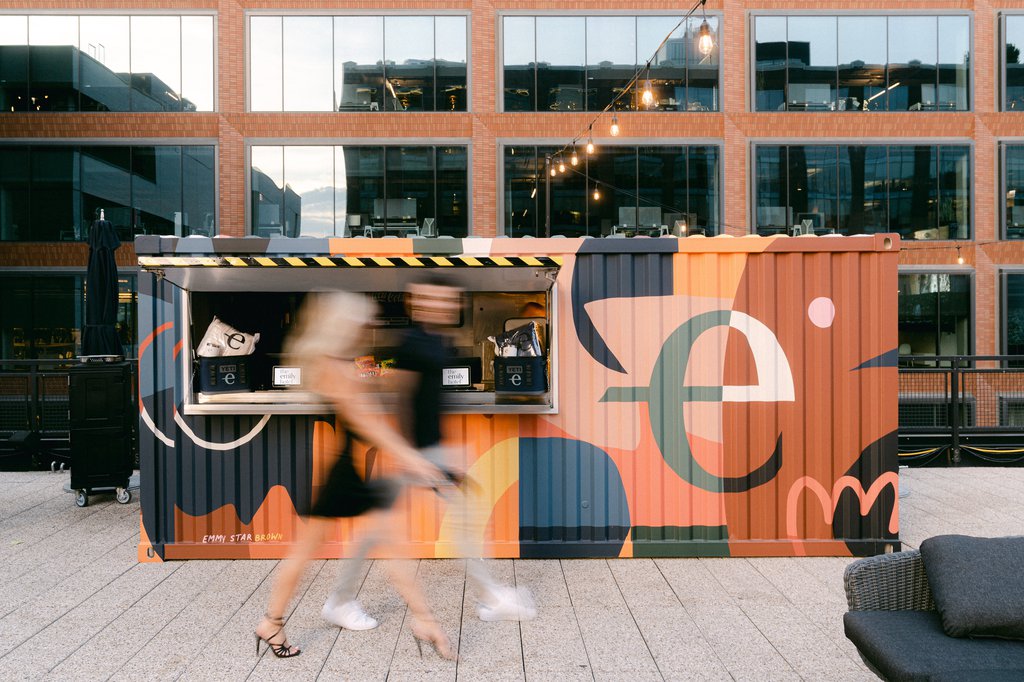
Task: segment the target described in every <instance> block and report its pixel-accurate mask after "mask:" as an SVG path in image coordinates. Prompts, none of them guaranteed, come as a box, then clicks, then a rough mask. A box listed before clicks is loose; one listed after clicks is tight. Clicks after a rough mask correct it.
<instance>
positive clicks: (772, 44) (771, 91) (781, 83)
mask: <svg viewBox="0 0 1024 682" xmlns="http://www.w3.org/2000/svg"><path fill="white" fill-rule="evenodd" d="M754 36H755V40H756V42H755V43H754V59H755V67H754V69H755V75H754V80H755V91H756V102H755V107H756V109H757V111H781V110H783V109H785V108H786V54H787V48H788V40H787V38H786V17H754ZM769 155H770V154H769ZM758 225H759V226H760V225H761V223H760V222H759V223H758Z"/></svg>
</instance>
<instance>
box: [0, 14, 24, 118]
mask: <svg viewBox="0 0 1024 682" xmlns="http://www.w3.org/2000/svg"><path fill="white" fill-rule="evenodd" d="M28 103H29V99H28V17H24V16H13V15H6V16H4V15H0V111H4V112H6V111H28V108H29V107H28Z"/></svg>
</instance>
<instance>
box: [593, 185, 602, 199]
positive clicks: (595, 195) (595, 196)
mask: <svg viewBox="0 0 1024 682" xmlns="http://www.w3.org/2000/svg"><path fill="white" fill-rule="evenodd" d="M600 198H601V190H599V189H598V188H597V185H594V201H597V200H598V199H600Z"/></svg>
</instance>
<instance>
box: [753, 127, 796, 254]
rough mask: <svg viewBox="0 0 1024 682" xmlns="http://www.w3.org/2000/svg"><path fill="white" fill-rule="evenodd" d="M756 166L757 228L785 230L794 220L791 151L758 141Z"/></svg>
mask: <svg viewBox="0 0 1024 682" xmlns="http://www.w3.org/2000/svg"><path fill="white" fill-rule="evenodd" d="M756 149H757V151H756V156H755V161H754V164H755V166H756V172H757V175H756V178H757V180H756V183H757V184H756V188H757V189H756V205H757V218H756V220H757V231H758V233H759V234H762V235H772V234H785V233H786V231H787V230H788V229H789V226H790V225H791V224H792V220H790V210H789V172H788V171H789V152H788V150H787V148H786V147H778V146H773V145H758V146H757V148H756Z"/></svg>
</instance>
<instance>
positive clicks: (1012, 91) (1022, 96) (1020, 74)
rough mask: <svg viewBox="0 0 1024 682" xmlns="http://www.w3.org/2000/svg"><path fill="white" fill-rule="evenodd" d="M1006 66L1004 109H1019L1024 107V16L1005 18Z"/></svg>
mask: <svg viewBox="0 0 1024 682" xmlns="http://www.w3.org/2000/svg"><path fill="white" fill-rule="evenodd" d="M1005 22H1006V24H1005V26H1006V32H1005V36H1004V38H1005V42H1006V54H1005V68H1006V80H1005V83H1006V101H1005V103H1004V105H1003V108H1004V109H1007V110H1012V111H1017V110H1021V109H1024V58H1022V57H1021V51H1024V16H1009V17H1006V18H1005Z"/></svg>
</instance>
